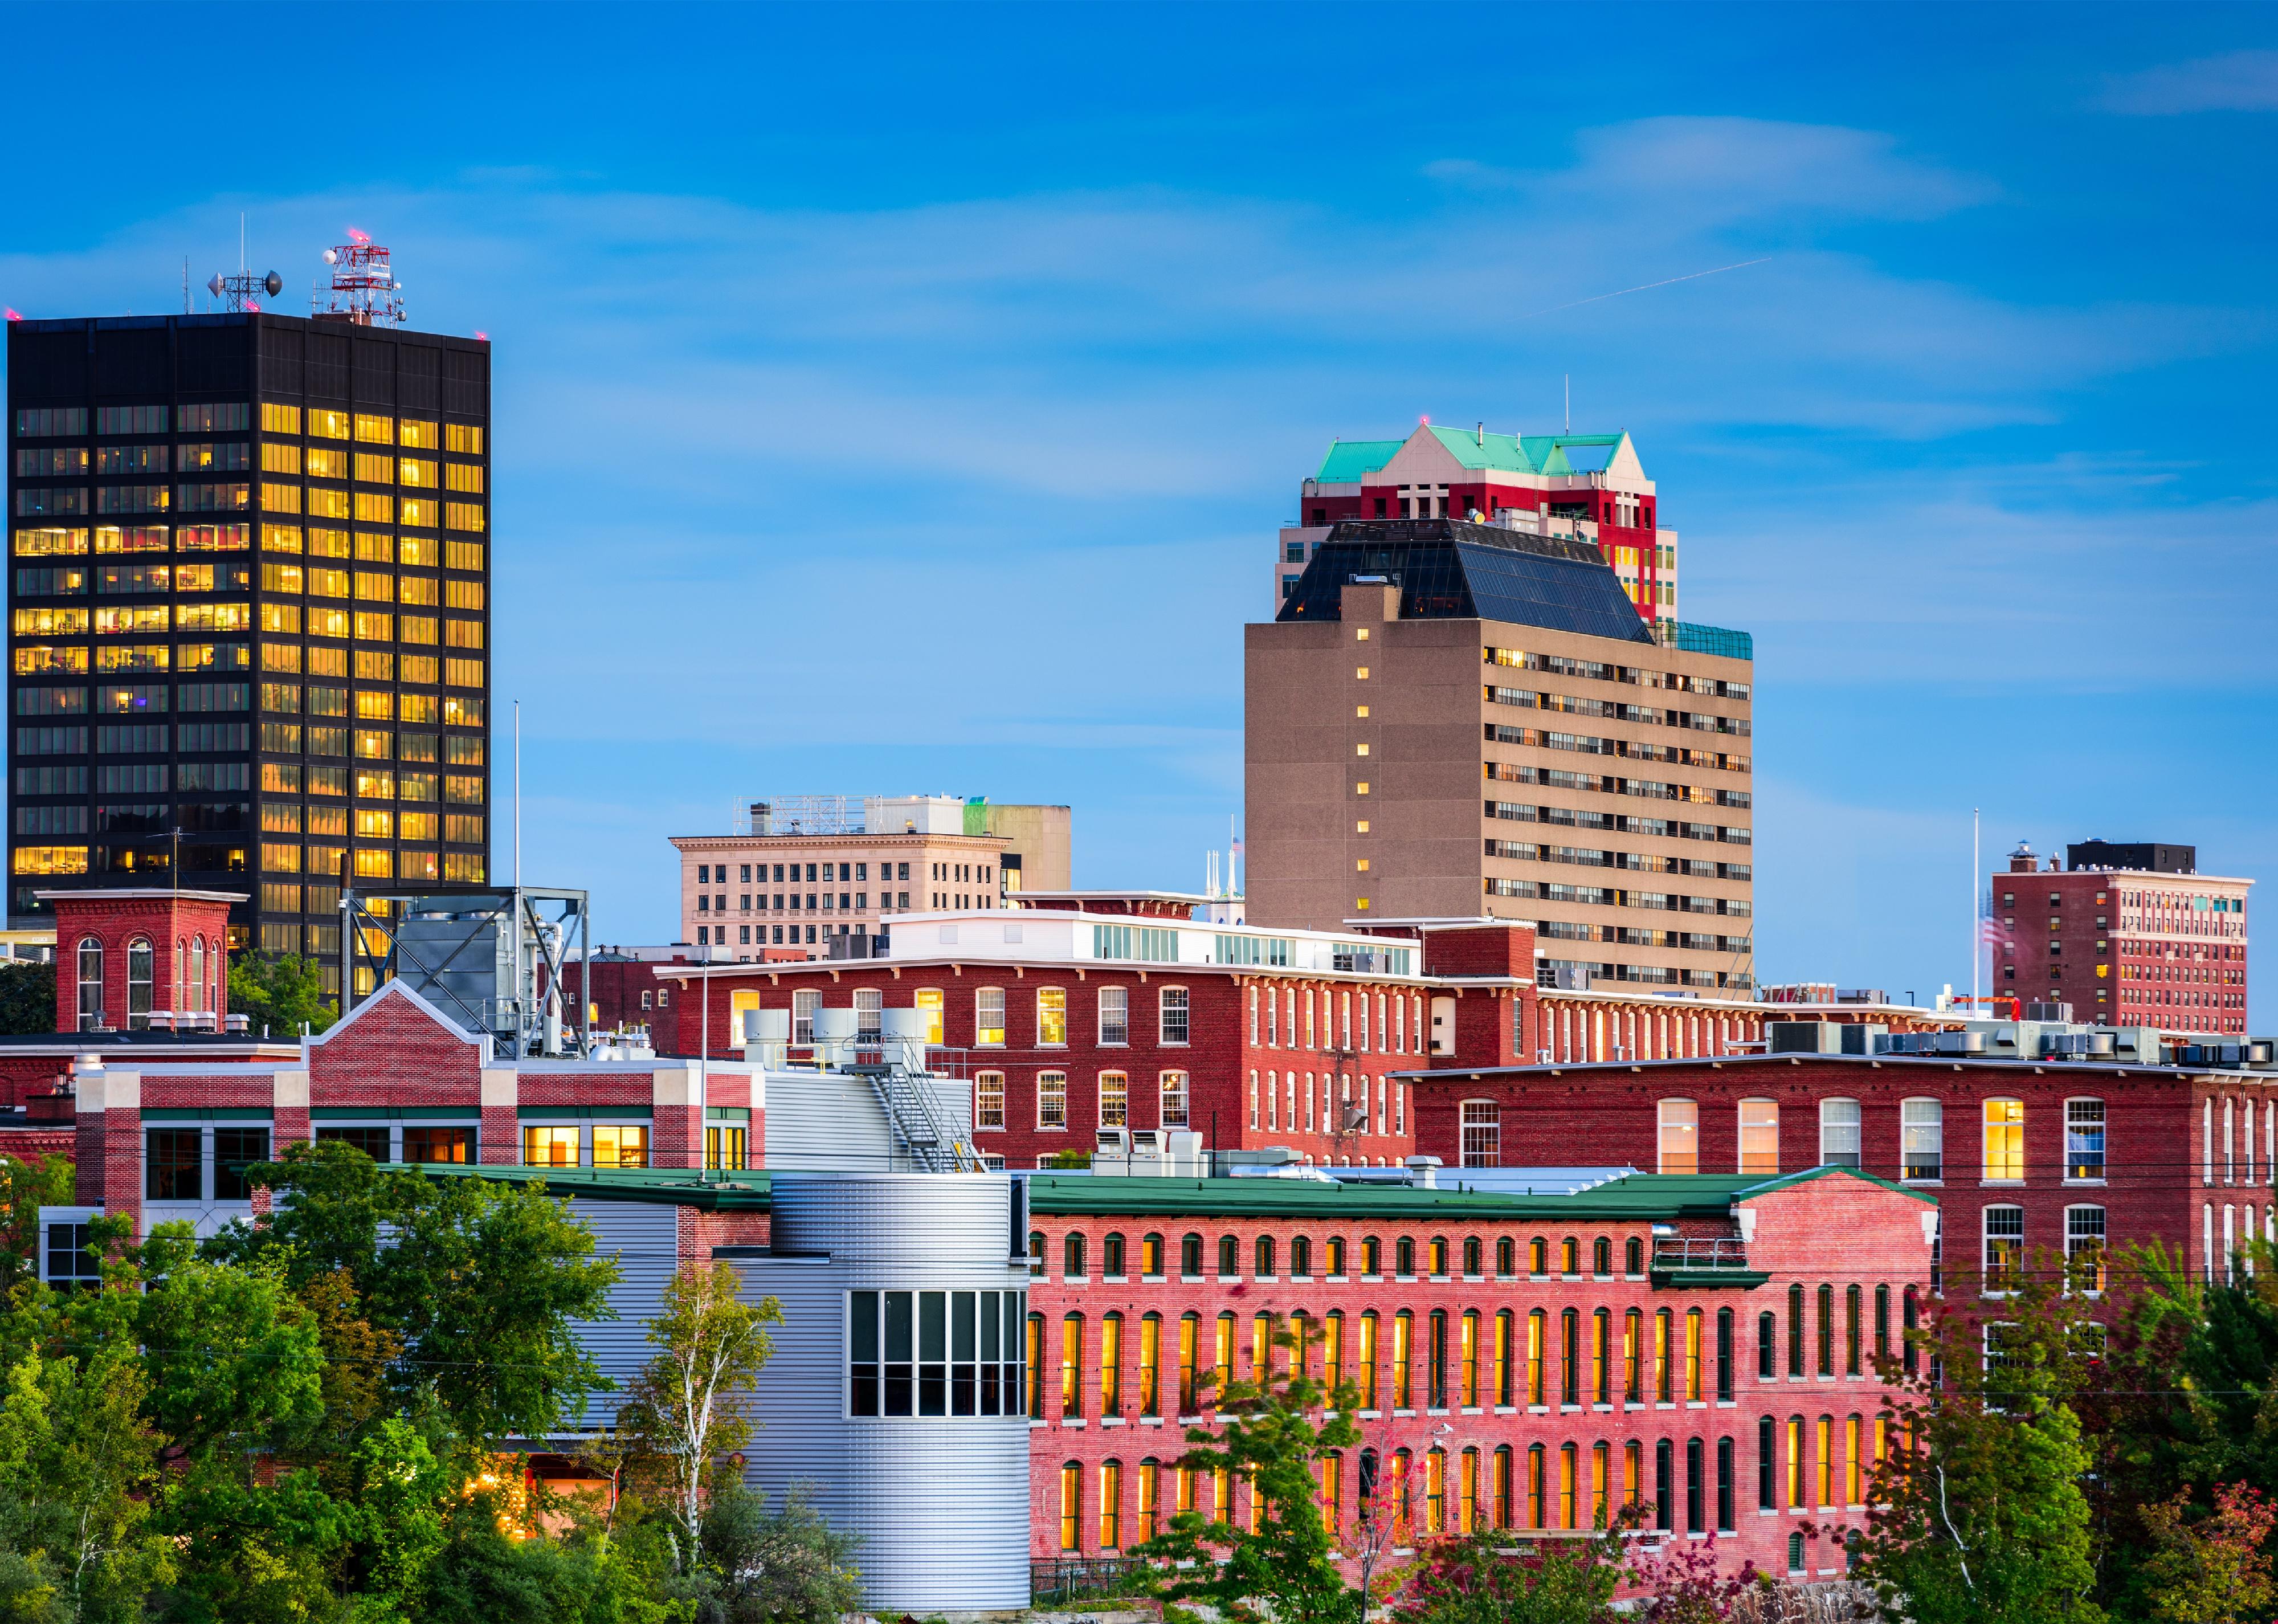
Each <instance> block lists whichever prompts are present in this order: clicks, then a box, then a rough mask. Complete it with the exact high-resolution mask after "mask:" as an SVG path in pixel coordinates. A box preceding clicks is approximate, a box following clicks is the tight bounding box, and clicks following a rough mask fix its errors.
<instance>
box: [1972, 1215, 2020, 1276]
mask: <svg viewBox="0 0 2278 1624" xmlns="http://www.w3.org/2000/svg"><path fill="white" fill-rule="evenodd" d="M1996 1213H2014V1214H2017V1232H2016V1233H2015V1234H2014V1235H2010V1234H2008V1233H2007V1232H2006V1231H2005V1232H2004V1233H2003V1235H2002V1236H2001V1238H2002V1239H2003V1240H2014V1241H2015V1242H2016V1243H2017V1262H2016V1267H2015V1269H2014V1271H2013V1273H2022V1271H2023V1269H2024V1266H2025V1209H2024V1207H2022V1205H2021V1204H2019V1203H2017V1202H2015V1201H1989V1202H1987V1203H1986V1204H1985V1205H1984V1207H1980V1208H1979V1209H1978V1214H1977V1272H1978V1287H1979V1290H1980V1291H1981V1292H1982V1293H1983V1294H1984V1295H1985V1296H1987V1297H2007V1296H2008V1295H2009V1294H2010V1293H2011V1292H2012V1291H2015V1290H2016V1289H2017V1288H2016V1286H2015V1285H2014V1284H2010V1285H2007V1286H1999V1287H1997V1286H1994V1285H1992V1284H1991V1280H1992V1278H1993V1240H1994V1235H1993V1214H1996Z"/></svg>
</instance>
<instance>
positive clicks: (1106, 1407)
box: [1099, 1311, 1123, 1415]
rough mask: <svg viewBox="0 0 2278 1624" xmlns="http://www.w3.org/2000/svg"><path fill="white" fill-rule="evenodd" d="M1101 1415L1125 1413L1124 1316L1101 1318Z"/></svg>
mask: <svg viewBox="0 0 2278 1624" xmlns="http://www.w3.org/2000/svg"><path fill="white" fill-rule="evenodd" d="M1099 1413H1101V1414H1102V1415H1120V1414H1122V1413H1123V1316H1122V1315H1121V1314H1116V1313H1113V1312H1112V1311H1111V1312H1109V1313H1107V1314H1102V1315H1100V1316H1099Z"/></svg>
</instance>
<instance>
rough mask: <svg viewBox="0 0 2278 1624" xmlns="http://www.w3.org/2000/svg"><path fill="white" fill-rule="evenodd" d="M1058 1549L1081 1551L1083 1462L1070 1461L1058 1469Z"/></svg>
mask: <svg viewBox="0 0 2278 1624" xmlns="http://www.w3.org/2000/svg"><path fill="white" fill-rule="evenodd" d="M1060 1549H1061V1550H1063V1551H1081V1550H1082V1549H1083V1462H1082V1461H1081V1460H1070V1461H1067V1462H1066V1463H1064V1464H1063V1465H1062V1466H1061V1467H1060Z"/></svg>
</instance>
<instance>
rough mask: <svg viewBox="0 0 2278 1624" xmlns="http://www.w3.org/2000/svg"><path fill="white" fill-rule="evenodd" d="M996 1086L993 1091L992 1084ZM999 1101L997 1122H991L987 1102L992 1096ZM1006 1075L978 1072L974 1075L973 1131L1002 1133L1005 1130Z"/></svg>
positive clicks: (994, 1072) (996, 1072)
mask: <svg viewBox="0 0 2278 1624" xmlns="http://www.w3.org/2000/svg"><path fill="white" fill-rule="evenodd" d="M992 1083H993V1084H995V1087H994V1088H993V1089H992V1088H991V1087H990V1084H992ZM992 1094H993V1095H994V1096H995V1098H996V1101H997V1120H996V1121H995V1122H990V1121H988V1120H986V1119H987V1116H988V1115H989V1112H988V1106H987V1103H986V1102H987V1101H988V1099H990V1096H991V1095H992ZM1005 1120H1006V1119H1005V1074H1004V1073H1003V1072H1001V1071H976V1072H975V1073H974V1074H973V1131H974V1132H975V1133H1002V1132H1004V1131H1005Z"/></svg>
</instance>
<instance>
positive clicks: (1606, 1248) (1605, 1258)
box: [1590, 1235, 1614, 1275]
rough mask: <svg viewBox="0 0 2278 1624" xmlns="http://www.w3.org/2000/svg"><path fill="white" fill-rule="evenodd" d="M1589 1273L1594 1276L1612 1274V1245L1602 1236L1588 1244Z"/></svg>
mask: <svg viewBox="0 0 2278 1624" xmlns="http://www.w3.org/2000/svg"><path fill="white" fill-rule="evenodd" d="M1590 1272H1591V1273H1593V1274H1596V1275H1610V1274H1612V1273H1613V1272H1614V1243H1613V1242H1612V1241H1611V1240H1610V1239H1609V1238H1608V1237H1605V1236H1603V1235H1601V1236H1600V1237H1598V1238H1597V1239H1595V1240H1594V1241H1592V1242H1591V1243H1590Z"/></svg>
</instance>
